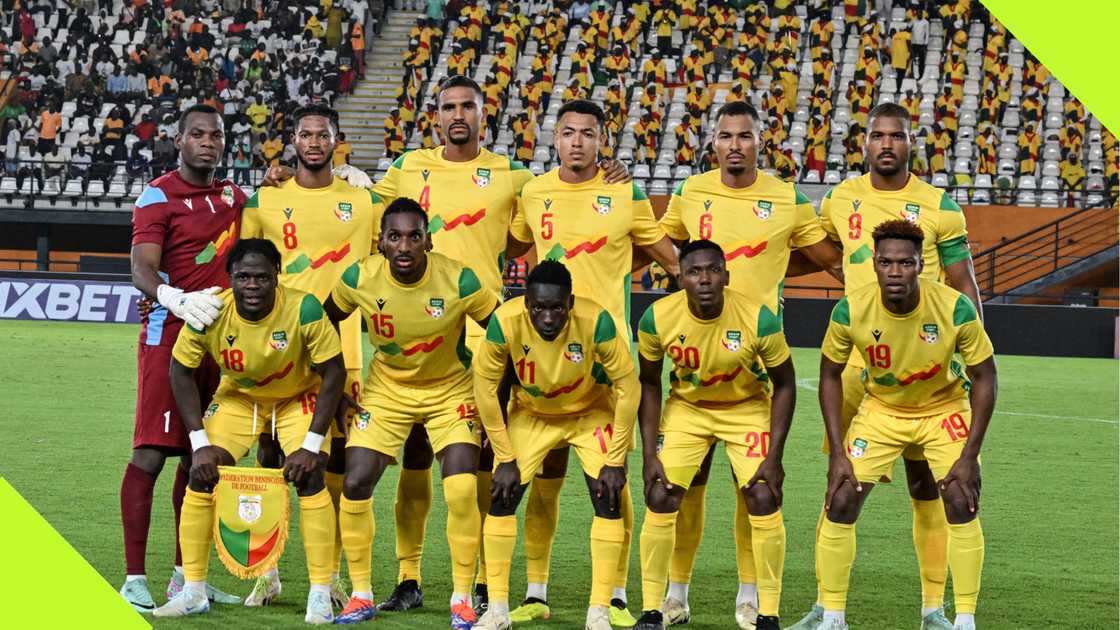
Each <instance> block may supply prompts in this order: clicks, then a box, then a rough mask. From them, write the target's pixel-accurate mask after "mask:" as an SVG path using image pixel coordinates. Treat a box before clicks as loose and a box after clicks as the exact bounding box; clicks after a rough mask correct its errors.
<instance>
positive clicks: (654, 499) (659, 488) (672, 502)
mask: <svg viewBox="0 0 1120 630" xmlns="http://www.w3.org/2000/svg"><path fill="white" fill-rule="evenodd" d="M684 493H685V488H681V487H680V486H676V487H675V489H674V490H668V489H666V488H665V486H663V485H662V484H660V483H658V484H655V485H654V486H653V488H651V489H650V490H649V492H647V493H646V507H648V508H649V509H650V511H653V512H657V513H659V514H667V513H669V512H676V511H677V510H679V509H680V507H681V497H683V496H684Z"/></svg>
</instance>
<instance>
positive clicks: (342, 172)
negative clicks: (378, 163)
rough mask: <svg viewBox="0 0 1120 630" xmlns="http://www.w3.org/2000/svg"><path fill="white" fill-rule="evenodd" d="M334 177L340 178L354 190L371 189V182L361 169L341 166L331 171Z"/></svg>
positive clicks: (345, 165)
mask: <svg viewBox="0 0 1120 630" xmlns="http://www.w3.org/2000/svg"><path fill="white" fill-rule="evenodd" d="M331 174H333V175H334V176H335V177H341V178H342V179H345V180H346V183H348V184H350V185H351V186H353V187H354V188H373V180H372V179H370V178H369V175H366V172H365V171H363V170H362V169H360V168H358V167H356V166H351V165H350V164H343V165H342V166H339V167H337V168H335V169H334V170H333V171H331Z"/></svg>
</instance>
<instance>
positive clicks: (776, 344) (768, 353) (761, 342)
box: [752, 306, 790, 367]
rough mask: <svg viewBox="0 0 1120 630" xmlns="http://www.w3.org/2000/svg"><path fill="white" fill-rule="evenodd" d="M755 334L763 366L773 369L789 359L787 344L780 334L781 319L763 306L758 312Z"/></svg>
mask: <svg viewBox="0 0 1120 630" xmlns="http://www.w3.org/2000/svg"><path fill="white" fill-rule="evenodd" d="M755 333H756V334H757V335H758V357H759V358H760V359H761V360H762V363H763V365H765V366H766V367H774V366H777V365H781V364H782V363H784V362H785V361H786V359H789V356H790V353H789V344H788V343H786V335H785V333H784V332H782V319H781V317H779V316H778V315H776V314H775V313H773V312H772V311H771V310H770V309H768V308H766V307H765V306H763V307H762V308H760V309H759V311H758V322H757V323H756V324H755ZM752 360H753V359H752Z"/></svg>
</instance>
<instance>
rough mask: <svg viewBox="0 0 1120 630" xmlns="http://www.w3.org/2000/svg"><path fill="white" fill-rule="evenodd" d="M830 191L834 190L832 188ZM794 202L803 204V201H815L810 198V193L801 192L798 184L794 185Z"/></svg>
mask: <svg viewBox="0 0 1120 630" xmlns="http://www.w3.org/2000/svg"><path fill="white" fill-rule="evenodd" d="M829 192H832V191H831V190H830V191H829ZM793 202H794V203H795V204H797V205H801V204H803V203H813V200H812V199H809V196H808V195H806V194H805V193H803V192H801V189H800V188H798V187H797V186H794V187H793Z"/></svg>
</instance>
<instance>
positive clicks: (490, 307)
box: [459, 267, 499, 330]
mask: <svg viewBox="0 0 1120 630" xmlns="http://www.w3.org/2000/svg"><path fill="white" fill-rule="evenodd" d="M459 298H460V299H462V300H464V301H465V302H466V309H465V310H466V313H467V317H470V318H471V319H473V320H474V321H476V322H478V325H479V326H482V329H483V330H487V329H488V328H489V326H490V316H491V315H493V314H494V311H496V310H498V305H499V301H498V296H497V295H496V294H495V293H494V292H493V291H491V290H490V289H487V288H485V287H483V286H482V282H480V281H479V279H478V276H477V275H475V273H474V271H471V269H470V268H469V267H463V270H462V271H460V272H459Z"/></svg>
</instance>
